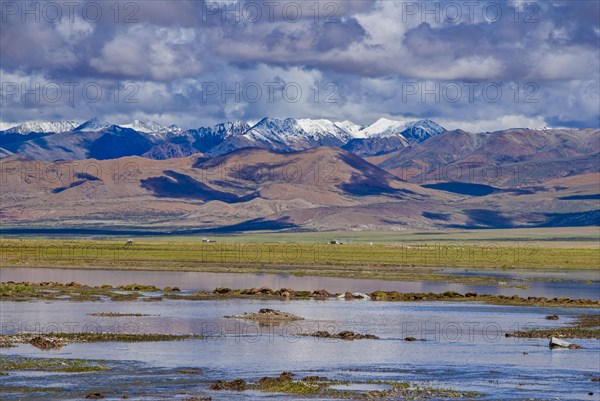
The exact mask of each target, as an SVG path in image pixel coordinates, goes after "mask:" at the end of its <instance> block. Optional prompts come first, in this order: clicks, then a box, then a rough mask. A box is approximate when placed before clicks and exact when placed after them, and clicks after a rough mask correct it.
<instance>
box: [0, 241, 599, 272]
mask: <svg viewBox="0 0 600 401" xmlns="http://www.w3.org/2000/svg"><path fill="white" fill-rule="evenodd" d="M319 235H321V236H322V235H323V233H319ZM261 238H262V237H261ZM294 238H297V237H294ZM330 238H331V235H330ZM336 238H337V237H336ZM252 239H253V237H250V238H244V240H248V241H251V240H252ZM317 239H318V238H317ZM545 245H546V244H545V243H543V242H509V243H503V242H500V241H494V242H484V241H479V242H460V241H458V242H457V241H450V242H449V241H441V242H433V241H429V242H422V241H419V242H390V243H373V245H370V243H365V242H356V243H351V244H343V245H330V244H327V243H325V241H322V242H315V243H303V242H296V243H285V242H277V243H276V242H260V243H259V242H217V243H209V244H203V243H199V242H197V241H196V242H186V241H172V240H168V239H163V240H151V239H142V240H140V241H136V243H135V245H134V246H129V247H127V246H124V243H123V242H121V241H119V242H116V241H98V240H34V239H25V240H7V239H4V240H2V241H1V242H0V250H1V254H0V260H1V262H2V265H3V266H33V267H35V266H56V267H78V268H82V267H83V268H85V267H95V268H109V269H143V270H202V271H223V272H232V271H237V272H243V271H246V272H270V273H289V274H297V275H304V274H306V275H314V274H315V273H316V274H319V275H330V276H336V275H343V276H346V277H357V278H368V277H371V278H393V277H392V276H393V274H394V273H398V271H397V270H398V269H397V268H398V267H457V268H491V269H495V268H500V269H590V270H593V269H597V266H598V264H600V249H599V248H598V247H596V248H577V247H573V248H563V247H559V248H556V247H551V246H549V247H545ZM574 245H576V244H574Z"/></svg>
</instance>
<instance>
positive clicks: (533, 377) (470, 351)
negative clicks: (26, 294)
mask: <svg viewBox="0 0 600 401" xmlns="http://www.w3.org/2000/svg"><path fill="white" fill-rule="evenodd" d="M265 307H270V308H275V309H280V310H284V311H287V312H291V313H294V314H298V315H300V316H303V317H305V318H306V320H303V321H299V322H294V323H291V324H284V325H278V326H262V327H261V326H258V325H256V324H253V323H249V322H245V321H241V320H238V319H224V318H223V316H225V315H232V314H237V313H241V312H248V311H256V310H258V309H259V308H265ZM94 312H121V313H127V312H135V313H144V314H150V315H153V316H143V317H94V316H89V315H88V314H90V313H94ZM584 312H592V311H590V310H582V309H547V308H535V307H509V306H494V305H484V304H477V303H468V304H465V303H450V302H422V303H393V302H368V301H341V300H327V301H316V300H302V301H279V300H269V301H263V300H239V299H238V300H220V301H217V300H210V301H182V300H163V301H160V302H144V301H128V302H116V301H107V302H64V301H51V302H47V301H34V302H3V303H2V316H1V321H2V327H1V330H2V332H3V333H11V332H14V331H22V330H36V331H69V330H73V331H83V330H82V329H84V328H85V329H86V330H91V331H128V332H160V333H180V334H181V333H201V334H206V335H209V336H215V337H211V338H209V339H204V340H188V341H178V342H163V343H94V344H69V345H67V346H65V347H63V348H62V349H61V350H60V351H40V350H38V349H36V348H34V347H33V346H30V345H21V346H18V347H16V348H9V349H3V350H2V354H3V355H21V356H32V357H64V358H86V359H94V360H96V359H102V360H106V361H109V362H106V364H107V365H108V366H110V367H112V370H110V371H106V372H95V373H91V374H89V373H86V374H52V375H34V374H31V373H26V374H21V373H14V372H13V373H11V375H10V376H7V377H3V378H2V381H3V385H5V386H13V385H26V386H42V387H51V386H54V387H61V388H63V389H64V391H63V392H62V393H60V396H57V394H51V393H46V394H44V393H40V394H37V395H35V396H34V395H29V396H28V398H27V399H31V400H38V399H39V400H57V399H61V400H62V399H65V400H66V399H81V391H83V390H85V391H88V390H89V389H98V390H100V391H101V392H109V393H111V394H117V395H118V396H119V397H120V395H121V394H123V393H125V392H127V393H129V394H130V397H131V398H130V399H148V400H151V399H152V400H155V399H183V398H184V397H185V395H182V394H180V395H178V393H179V392H182V391H183V392H186V394H188V396H189V395H190V394H204V393H206V394H207V395H209V396H211V397H212V398H213V400H232V399H235V400H258V399H265V398H268V399H269V400H280V399H281V400H284V399H290V397H286V396H283V395H268V394H261V393H257V392H244V393H235V394H232V393H222V392H213V391H208V390H207V387H208V386H209V385H210V384H211V383H213V382H215V381H216V380H220V379H226V380H232V379H234V378H237V377H241V378H244V379H247V380H250V381H254V380H257V379H259V378H261V377H263V376H266V375H270V376H274V375H278V374H279V373H281V372H282V371H286V370H287V371H292V372H294V373H296V374H298V375H299V376H304V375H319V376H326V377H329V378H331V379H339V380H349V381H351V382H365V381H368V380H398V381H413V382H421V383H425V384H427V385H431V386H436V387H451V388H455V389H459V390H470V391H479V392H482V393H485V394H486V397H484V398H483V399H496V400H497V399H502V400H517V399H518V400H521V399H524V398H535V399H556V398H558V399H560V400H598V399H599V398H598V394H599V391H598V390H600V389H599V388H598V387H599V386H598V383H592V382H591V377H590V375H593V376H596V377H597V376H600V342H599V341H597V340H577V341H575V342H577V343H578V344H580V345H582V346H583V347H584V348H583V349H581V350H550V349H549V348H548V346H547V340H546V339H518V338H506V337H505V336H504V333H505V332H507V331H513V330H517V329H520V328H523V327H524V326H535V327H549V326H553V325H556V324H567V323H568V322H570V321H571V320H572V319H573V318H574V317H575V316H576V315H578V314H580V313H584ZM553 313H556V314H558V315H559V316H560V317H561V319H560V320H559V321H558V322H556V321H548V320H545V319H544V317H545V316H546V315H548V314H553ZM596 313H597V312H596ZM313 330H328V331H341V330H353V331H356V332H360V333H370V334H375V335H378V336H379V337H381V339H380V340H360V341H342V340H332V339H320V338H312V337H298V336H295V335H294V334H296V333H298V332H299V331H313ZM406 336H414V337H417V338H419V339H425V340H426V341H416V342H406V341H403V340H402V339H403V338H404V337H406ZM524 353H526V354H524ZM182 367H186V368H198V369H200V370H201V374H199V375H182V374H180V373H178V372H177V369H180V368H182ZM359 387H360V386H359ZM589 391H593V392H594V393H595V394H594V396H589V395H588V392H589ZM88 392H89V391H88ZM142 393H144V394H145V395H141V394H142ZM6 399H19V398H18V397H13V396H10V395H9V396H7V398H6ZM21 399H22V398H21ZM106 399H111V398H106ZM291 399H299V397H297V396H294V397H291Z"/></svg>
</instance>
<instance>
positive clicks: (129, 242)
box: [125, 239, 133, 246]
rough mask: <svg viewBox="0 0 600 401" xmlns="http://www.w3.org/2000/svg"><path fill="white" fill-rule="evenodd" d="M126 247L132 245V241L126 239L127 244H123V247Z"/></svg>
mask: <svg viewBox="0 0 600 401" xmlns="http://www.w3.org/2000/svg"><path fill="white" fill-rule="evenodd" d="M128 245H133V240H132V239H128V240H127V242H126V243H125V246H128Z"/></svg>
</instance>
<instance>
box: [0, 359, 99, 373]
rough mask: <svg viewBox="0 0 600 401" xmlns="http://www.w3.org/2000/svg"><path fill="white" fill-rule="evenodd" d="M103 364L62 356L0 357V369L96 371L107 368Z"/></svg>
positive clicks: (66, 371)
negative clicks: (44, 357)
mask: <svg viewBox="0 0 600 401" xmlns="http://www.w3.org/2000/svg"><path fill="white" fill-rule="evenodd" d="M108 369H109V368H107V367H106V366H104V365H101V364H98V363H94V362H90V361H86V360H82V359H63V358H48V359H42V358H35V359H34V358H22V357H11V358H6V357H0V371H11V370H36V371H45V372H65V373H81V372H98V371H102V370H108Z"/></svg>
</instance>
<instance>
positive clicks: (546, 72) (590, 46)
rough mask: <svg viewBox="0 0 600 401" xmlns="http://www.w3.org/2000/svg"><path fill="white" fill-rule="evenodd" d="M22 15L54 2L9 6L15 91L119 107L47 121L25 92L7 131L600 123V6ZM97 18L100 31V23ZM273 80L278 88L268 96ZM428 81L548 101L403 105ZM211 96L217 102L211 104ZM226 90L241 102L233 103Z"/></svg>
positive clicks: (57, 109)
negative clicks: (304, 120) (107, 124)
mask: <svg viewBox="0 0 600 401" xmlns="http://www.w3.org/2000/svg"><path fill="white" fill-rule="evenodd" d="M6 4H9V6H8V8H7V6H6ZM23 4H27V5H28V6H29V7H35V6H34V5H35V4H40V10H42V9H43V7H44V4H46V3H35V2H29V3H26V2H11V1H5V2H3V5H2V7H3V8H2V16H1V17H2V21H1V28H2V29H1V33H2V34H1V35H0V46H1V52H2V54H1V56H2V58H1V62H0V64H1V65H0V67H1V72H2V81H3V83H6V82H9V83H18V84H22V83H25V84H26V85H34V84H35V83H36V82H37V83H40V82H41V83H42V84H43V83H44V82H46V81H52V82H54V81H60V82H64V81H67V80H69V81H76V82H78V83H79V84H80V87H83V86H85V85H86V84H89V83H97V84H98V85H100V86H102V88H106V90H105V92H106V94H107V96H106V98H102V99H101V100H99V101H95V102H90V101H89V98H86V97H85V96H79V97H77V96H76V98H75V100H74V101H67V100H65V99H63V98H61V99H60V101H54V102H47V101H46V102H45V101H44V99H42V100H41V101H37V108H36V101H34V102H33V104H32V101H31V99H30V98H25V99H21V98H19V96H18V94H17V96H13V98H12V99H13V100H12V103H7V102H4V103H5V104H4V105H7V104H8V105H9V106H10V107H3V108H4V110H5V111H4V112H3V119H4V120H6V121H18V120H31V119H39V118H40V117H39V115H43V116H50V115H51V116H53V118H56V116H61V115H62V116H63V118H65V119H74V118H86V117H89V116H90V115H92V114H93V115H99V116H100V117H102V116H107V117H119V118H128V117H134V116H136V117H141V118H143V117H148V118H155V119H161V120H163V121H164V122H169V123H170V122H174V123H180V124H186V125H189V126H197V125H200V124H203V123H204V122H216V121H218V120H220V119H235V118H239V119H249V120H256V119H259V118H261V117H263V116H264V115H266V114H268V115H273V114H277V116H280V117H285V116H296V117H301V116H303V117H328V118H334V119H346V118H351V119H356V120H358V122H361V123H363V122H365V123H366V122H370V120H371V119H374V118H376V117H377V116H378V115H381V114H386V115H389V116H392V117H393V116H414V117H418V116H420V117H431V118H440V119H446V120H448V121H450V120H452V121H457V122H460V121H465V122H469V123H472V121H473V119H476V120H481V121H484V120H486V118H487V119H490V120H494V119H501V118H503V116H504V117H505V120H503V121H517V120H518V119H519V118H522V120H523V121H526V122H527V121H534V120H535V121H538V120H542V121H543V120H545V121H547V122H548V123H550V122H553V123H555V124H557V122H561V121H562V122H563V123H564V124H565V125H570V126H580V125H581V124H590V123H593V122H596V121H598V115H599V113H598V110H597V109H598V107H597V105H598V102H599V99H600V97H599V94H598V89H597V88H598V82H599V80H600V72H599V70H600V61H599V51H600V50H599V47H598V46H599V45H598V41H599V40H600V27H599V20H600V16H599V14H600V8H599V3H598V2H594V1H544V2H541V1H540V2H527V3H518V4H519V5H518V8H517V9H515V8H514V4H515V3H513V2H512V1H511V2H508V1H502V2H492V1H480V2H478V5H477V6H476V7H475V8H473V9H468V8H467V7H466V6H465V4H466V3H464V2H449V1H443V2H411V1H408V2H407V1H405V2H400V1H396V2H395V1H389V0H385V1H336V2H331V1H320V2H318V3H316V5H315V2H312V1H277V2H265V1H262V0H259V1H252V0H246V1H240V2H233V1H217V2H210V1H208V2H207V1H182V0H176V1H138V2H117V3H114V2H94V1H87V2H81V3H80V7H79V8H78V9H75V12H74V13H73V15H72V17H73V18H66V17H67V14H66V8H64V7H63V11H64V15H63V17H64V18H63V19H62V20H61V21H59V22H58V21H55V20H52V18H51V17H52V16H50V15H44V14H43V12H40V15H38V17H39V18H38V20H37V21H36V20H35V18H33V17H32V16H31V15H26V16H25V18H24V17H23V15H22V14H21V11H22V10H17V12H16V13H15V12H14V9H12V8H11V7H12V6H14V5H16V6H17V7H22V6H23ZM57 4H62V3H60V2H57ZM88 4H89V5H90V7H89V9H88V11H87V14H86V13H84V12H83V11H82V9H83V8H84V7H85V6H86V5H88ZM115 4H116V5H117V7H115ZM452 7H458V8H459V9H461V11H462V16H461V18H460V19H456V18H455V20H454V21H453V20H452V19H453V17H455V15H454V14H452V10H453V8H452ZM96 9H100V10H101V15H102V17H101V18H90V17H95V14H94V13H93V12H92V11H94V10H96ZM432 10H433V11H432ZM436 10H437V11H436ZM497 10H500V15H499V16H498V15H496V14H495V13H496V12H497ZM467 11H469V12H472V15H468V13H467ZM490 16H492V17H494V18H490ZM496 16H498V17H499V18H495V17H496ZM127 82H130V83H133V84H135V85H136V88H137V90H136V91H135V92H136V93H135V100H137V103H127V104H124V103H123V102H122V101H119V102H117V101H114V99H115V96H114V93H113V92H114V91H115V90H114V89H113V90H111V89H108V88H110V87H113V88H114V87H115V85H117V86H119V85H121V87H124V85H125V84H126V83H127ZM273 82H277V83H278V84H277V85H279V86H277V91H276V93H274V94H270V95H274V97H271V96H268V95H269V94H268V93H267V92H268V89H269V86H268V85H272V83H273ZM427 82H429V83H430V84H436V83H437V84H438V85H440V86H439V87H443V85H448V84H451V85H452V84H454V85H463V84H464V83H469V82H471V83H472V82H481V84H482V86H483V85H485V84H486V83H489V82H498V83H499V84H500V85H506V88H509V84H511V83H513V84H514V83H516V84H517V85H518V86H519V88H518V90H517V92H519V91H520V92H523V86H525V85H527V84H528V83H533V84H535V85H537V88H538V89H539V90H538V91H537V93H536V94H537V96H539V99H538V102H537V103H528V104H524V103H523V101H522V99H521V96H520V95H521V94H520V93H518V95H519V96H513V97H512V101H511V100H508V99H509V97H508V95H506V94H505V98H504V99H502V102H496V103H492V102H487V101H485V99H484V101H481V99H482V98H483V97H484V96H483V95H482V94H481V93H479V94H478V95H479V97H475V98H474V99H473V100H472V101H467V102H466V103H465V102H461V101H458V102H450V101H448V99H443V97H442V98H441V100H439V101H436V99H434V100H431V98H425V99H424V100H423V99H422V98H421V97H420V96H419V94H417V95H414V96H412V97H409V98H403V96H402V95H403V90H405V89H406V86H407V85H409V86H410V85H415V84H418V85H422V83H427ZM292 83H296V84H298V86H299V87H300V88H301V89H302V97H301V98H300V99H299V100H298V101H293V102H292V101H289V99H286V94H285V93H281V90H282V88H283V87H285V85H290V84H292ZM315 83H317V84H318V87H316V86H315ZM214 84H216V85H217V86H218V88H219V89H218V92H219V93H216V94H213V95H212V97H211V98H210V99H208V100H207V99H206V94H207V93H209V91H208V89H210V88H213V86H214ZM254 84H257V85H258V86H259V87H260V88H261V90H263V93H262V94H261V96H260V97H258V99H255V98H250V99H249V97H250V96H247V95H248V93H249V91H246V92H248V93H244V90H246V89H252V90H255V87H253V86H252V85H254ZM328 84H333V85H334V86H335V90H333V91H332V89H331V88H332V87H331V86H328V87H327V85H328ZM211 85H213V86H211ZM236 85H237V86H236ZM238 88H239V89H238ZM223 89H224V90H225V91H227V90H229V91H230V92H231V91H237V92H238V93H237V94H233V95H231V94H229V95H226V96H221V93H220V92H221V91H222V90H223ZM211 90H212V89H211ZM507 90H510V89H507ZM3 91H4V92H6V87H4V88H3ZM213 92H214V91H213ZM210 93H212V92H210ZM228 93H229V92H228ZM240 93H241V95H240ZM4 94H6V93H4ZM325 99H329V100H331V99H334V100H335V102H325ZM515 99H516V100H515ZM22 100H25V101H22ZM34 100H35V99H34ZM517 100H520V101H517ZM33 110H35V113H34V112H33ZM28 116H29V117H28ZM42 118H43V117H42ZM482 124H483V123H482ZM484 125H485V124H484Z"/></svg>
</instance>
